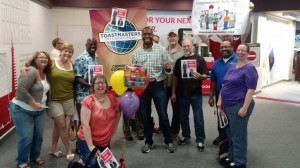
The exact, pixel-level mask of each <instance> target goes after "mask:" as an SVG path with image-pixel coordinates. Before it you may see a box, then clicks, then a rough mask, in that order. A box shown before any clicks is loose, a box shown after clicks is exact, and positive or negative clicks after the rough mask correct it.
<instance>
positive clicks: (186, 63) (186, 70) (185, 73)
mask: <svg viewBox="0 0 300 168" xmlns="http://www.w3.org/2000/svg"><path fill="white" fill-rule="evenodd" d="M196 71H197V62H196V60H195V59H191V60H181V78H182V79H186V78H193V73H194V72H196Z"/></svg>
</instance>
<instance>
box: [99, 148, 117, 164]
mask: <svg viewBox="0 0 300 168" xmlns="http://www.w3.org/2000/svg"><path fill="white" fill-rule="evenodd" d="M97 161H98V164H99V167H100V168H118V167H119V166H120V165H119V163H118V161H117V159H116V158H115V157H114V155H113V154H112V152H111V151H110V149H109V148H106V149H105V150H104V151H103V152H101V156H100V157H98V158H97Z"/></svg>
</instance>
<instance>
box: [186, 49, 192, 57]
mask: <svg viewBox="0 0 300 168" xmlns="http://www.w3.org/2000/svg"><path fill="white" fill-rule="evenodd" d="M191 54H192V52H191V51H190V50H188V51H184V56H190V55H191Z"/></svg>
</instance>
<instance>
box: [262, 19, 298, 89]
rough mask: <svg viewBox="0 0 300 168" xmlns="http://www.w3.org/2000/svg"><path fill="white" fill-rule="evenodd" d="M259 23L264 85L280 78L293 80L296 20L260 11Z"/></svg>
mask: <svg viewBox="0 0 300 168" xmlns="http://www.w3.org/2000/svg"><path fill="white" fill-rule="evenodd" d="M257 23H258V24H257V42H258V43H260V44H261V58H260V60H261V72H260V73H259V74H260V75H261V77H262V78H261V80H262V81H261V82H262V83H261V84H262V87H265V86H268V85H271V84H273V83H276V82H278V81H280V80H291V79H292V62H293V48H294V45H295V33H294V32H295V29H296V26H295V22H293V21H290V20H286V19H281V18H278V17H274V16H271V15H267V14H264V13H260V14H259V15H258V22H257ZM270 29H272V30H274V31H270ZM275 32H276V33H275ZM278 32H280V33H278Z"/></svg>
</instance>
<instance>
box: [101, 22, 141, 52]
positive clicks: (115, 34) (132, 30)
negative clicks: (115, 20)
mask: <svg viewBox="0 0 300 168" xmlns="http://www.w3.org/2000/svg"><path fill="white" fill-rule="evenodd" d="M99 39H100V42H104V43H105V45H106V46H107V48H108V49H109V50H110V51H112V52H114V53H117V54H127V53H129V52H131V51H132V50H133V49H134V48H135V47H136V45H137V43H138V40H139V39H142V32H141V31H137V28H136V27H135V25H134V24H133V23H132V22H130V21H129V20H127V19H126V20H125V25H124V27H118V26H114V25H111V24H109V23H108V24H107V25H106V26H105V28H104V32H103V33H99Z"/></svg>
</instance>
